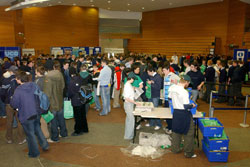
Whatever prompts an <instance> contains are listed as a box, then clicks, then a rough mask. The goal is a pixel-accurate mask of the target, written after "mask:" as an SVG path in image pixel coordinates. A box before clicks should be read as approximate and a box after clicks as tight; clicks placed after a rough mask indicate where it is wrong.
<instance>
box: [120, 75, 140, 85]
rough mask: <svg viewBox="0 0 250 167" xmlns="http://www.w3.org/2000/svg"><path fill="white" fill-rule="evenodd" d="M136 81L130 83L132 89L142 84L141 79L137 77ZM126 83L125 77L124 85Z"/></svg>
mask: <svg viewBox="0 0 250 167" xmlns="http://www.w3.org/2000/svg"><path fill="white" fill-rule="evenodd" d="M136 77H137V80H134V82H133V83H132V86H133V87H136V88H139V87H140V83H142V82H143V81H142V80H141V77H139V76H138V75H136ZM126 82H127V77H126V78H125V79H124V85H125V84H126Z"/></svg>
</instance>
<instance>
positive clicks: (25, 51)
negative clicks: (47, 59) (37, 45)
mask: <svg viewBox="0 0 250 167" xmlns="http://www.w3.org/2000/svg"><path fill="white" fill-rule="evenodd" d="M35 54H36V52H35V49H34V48H24V49H22V55H32V56H35Z"/></svg>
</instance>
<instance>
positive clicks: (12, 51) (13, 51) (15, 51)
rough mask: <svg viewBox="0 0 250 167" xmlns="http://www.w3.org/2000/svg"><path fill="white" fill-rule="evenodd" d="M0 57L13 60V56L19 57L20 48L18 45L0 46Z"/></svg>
mask: <svg viewBox="0 0 250 167" xmlns="http://www.w3.org/2000/svg"><path fill="white" fill-rule="evenodd" d="M0 57H1V58H2V59H3V58H4V57H8V58H10V60H11V61H13V60H14V58H15V57H19V58H21V49H20V47H0Z"/></svg>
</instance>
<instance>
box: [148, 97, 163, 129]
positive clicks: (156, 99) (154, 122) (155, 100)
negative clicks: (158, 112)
mask: <svg viewBox="0 0 250 167" xmlns="http://www.w3.org/2000/svg"><path fill="white" fill-rule="evenodd" d="M159 100H160V97H154V98H151V99H149V100H148V101H149V102H153V104H154V107H158V106H159ZM149 124H150V126H159V127H161V126H162V125H161V120H160V119H156V118H155V119H149Z"/></svg>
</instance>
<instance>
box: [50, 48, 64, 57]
mask: <svg viewBox="0 0 250 167" xmlns="http://www.w3.org/2000/svg"><path fill="white" fill-rule="evenodd" d="M51 54H52V55H54V56H57V55H63V50H62V49H61V48H60V47H55V48H52V49H51Z"/></svg>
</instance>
